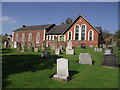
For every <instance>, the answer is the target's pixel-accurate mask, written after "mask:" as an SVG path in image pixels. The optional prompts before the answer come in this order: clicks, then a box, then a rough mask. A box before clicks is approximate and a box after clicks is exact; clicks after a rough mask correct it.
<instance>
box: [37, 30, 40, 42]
mask: <svg viewBox="0 0 120 90" xmlns="http://www.w3.org/2000/svg"><path fill="white" fill-rule="evenodd" d="M39 41H40V33H39V32H38V33H37V34H36V43H39Z"/></svg>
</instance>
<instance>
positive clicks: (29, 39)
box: [28, 33, 32, 41]
mask: <svg viewBox="0 0 120 90" xmlns="http://www.w3.org/2000/svg"><path fill="white" fill-rule="evenodd" d="M31 40H32V33H29V34H28V41H31Z"/></svg>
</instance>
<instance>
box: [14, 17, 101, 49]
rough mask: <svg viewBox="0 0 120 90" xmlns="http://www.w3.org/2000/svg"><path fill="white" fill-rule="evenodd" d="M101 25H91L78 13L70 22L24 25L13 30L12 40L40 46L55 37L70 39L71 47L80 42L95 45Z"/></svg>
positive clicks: (65, 40) (59, 40) (97, 41)
mask: <svg viewBox="0 0 120 90" xmlns="http://www.w3.org/2000/svg"><path fill="white" fill-rule="evenodd" d="M101 37H102V29H101V27H94V26H92V25H91V24H90V23H89V22H88V21H87V20H86V19H85V18H84V17H83V16H82V15H79V16H78V17H77V18H76V19H75V20H74V21H73V22H72V23H71V24H62V25H55V24H47V25H35V26H25V25H23V27H21V28H18V29H17V30H14V31H13V41H18V42H20V43H21V42H34V43H35V45H36V46H41V44H42V42H43V41H45V40H46V41H47V44H48V45H49V44H50V43H51V42H52V41H53V40H54V39H55V38H57V40H58V42H66V43H67V42H68V41H69V40H71V41H72V44H73V47H77V46H79V45H80V44H81V43H84V44H86V45H87V46H94V47H97V46H99V45H100V44H101Z"/></svg>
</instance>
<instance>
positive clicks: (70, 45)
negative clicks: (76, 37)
mask: <svg viewBox="0 0 120 90" xmlns="http://www.w3.org/2000/svg"><path fill="white" fill-rule="evenodd" d="M68 49H72V41H68V42H67V47H66V51H67V50H68Z"/></svg>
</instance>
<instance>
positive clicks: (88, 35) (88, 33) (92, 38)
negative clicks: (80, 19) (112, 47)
mask: <svg viewBox="0 0 120 90" xmlns="http://www.w3.org/2000/svg"><path fill="white" fill-rule="evenodd" d="M90 31H92V40H91V41H94V31H93V30H89V31H88V41H90V36H89V35H90Z"/></svg>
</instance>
